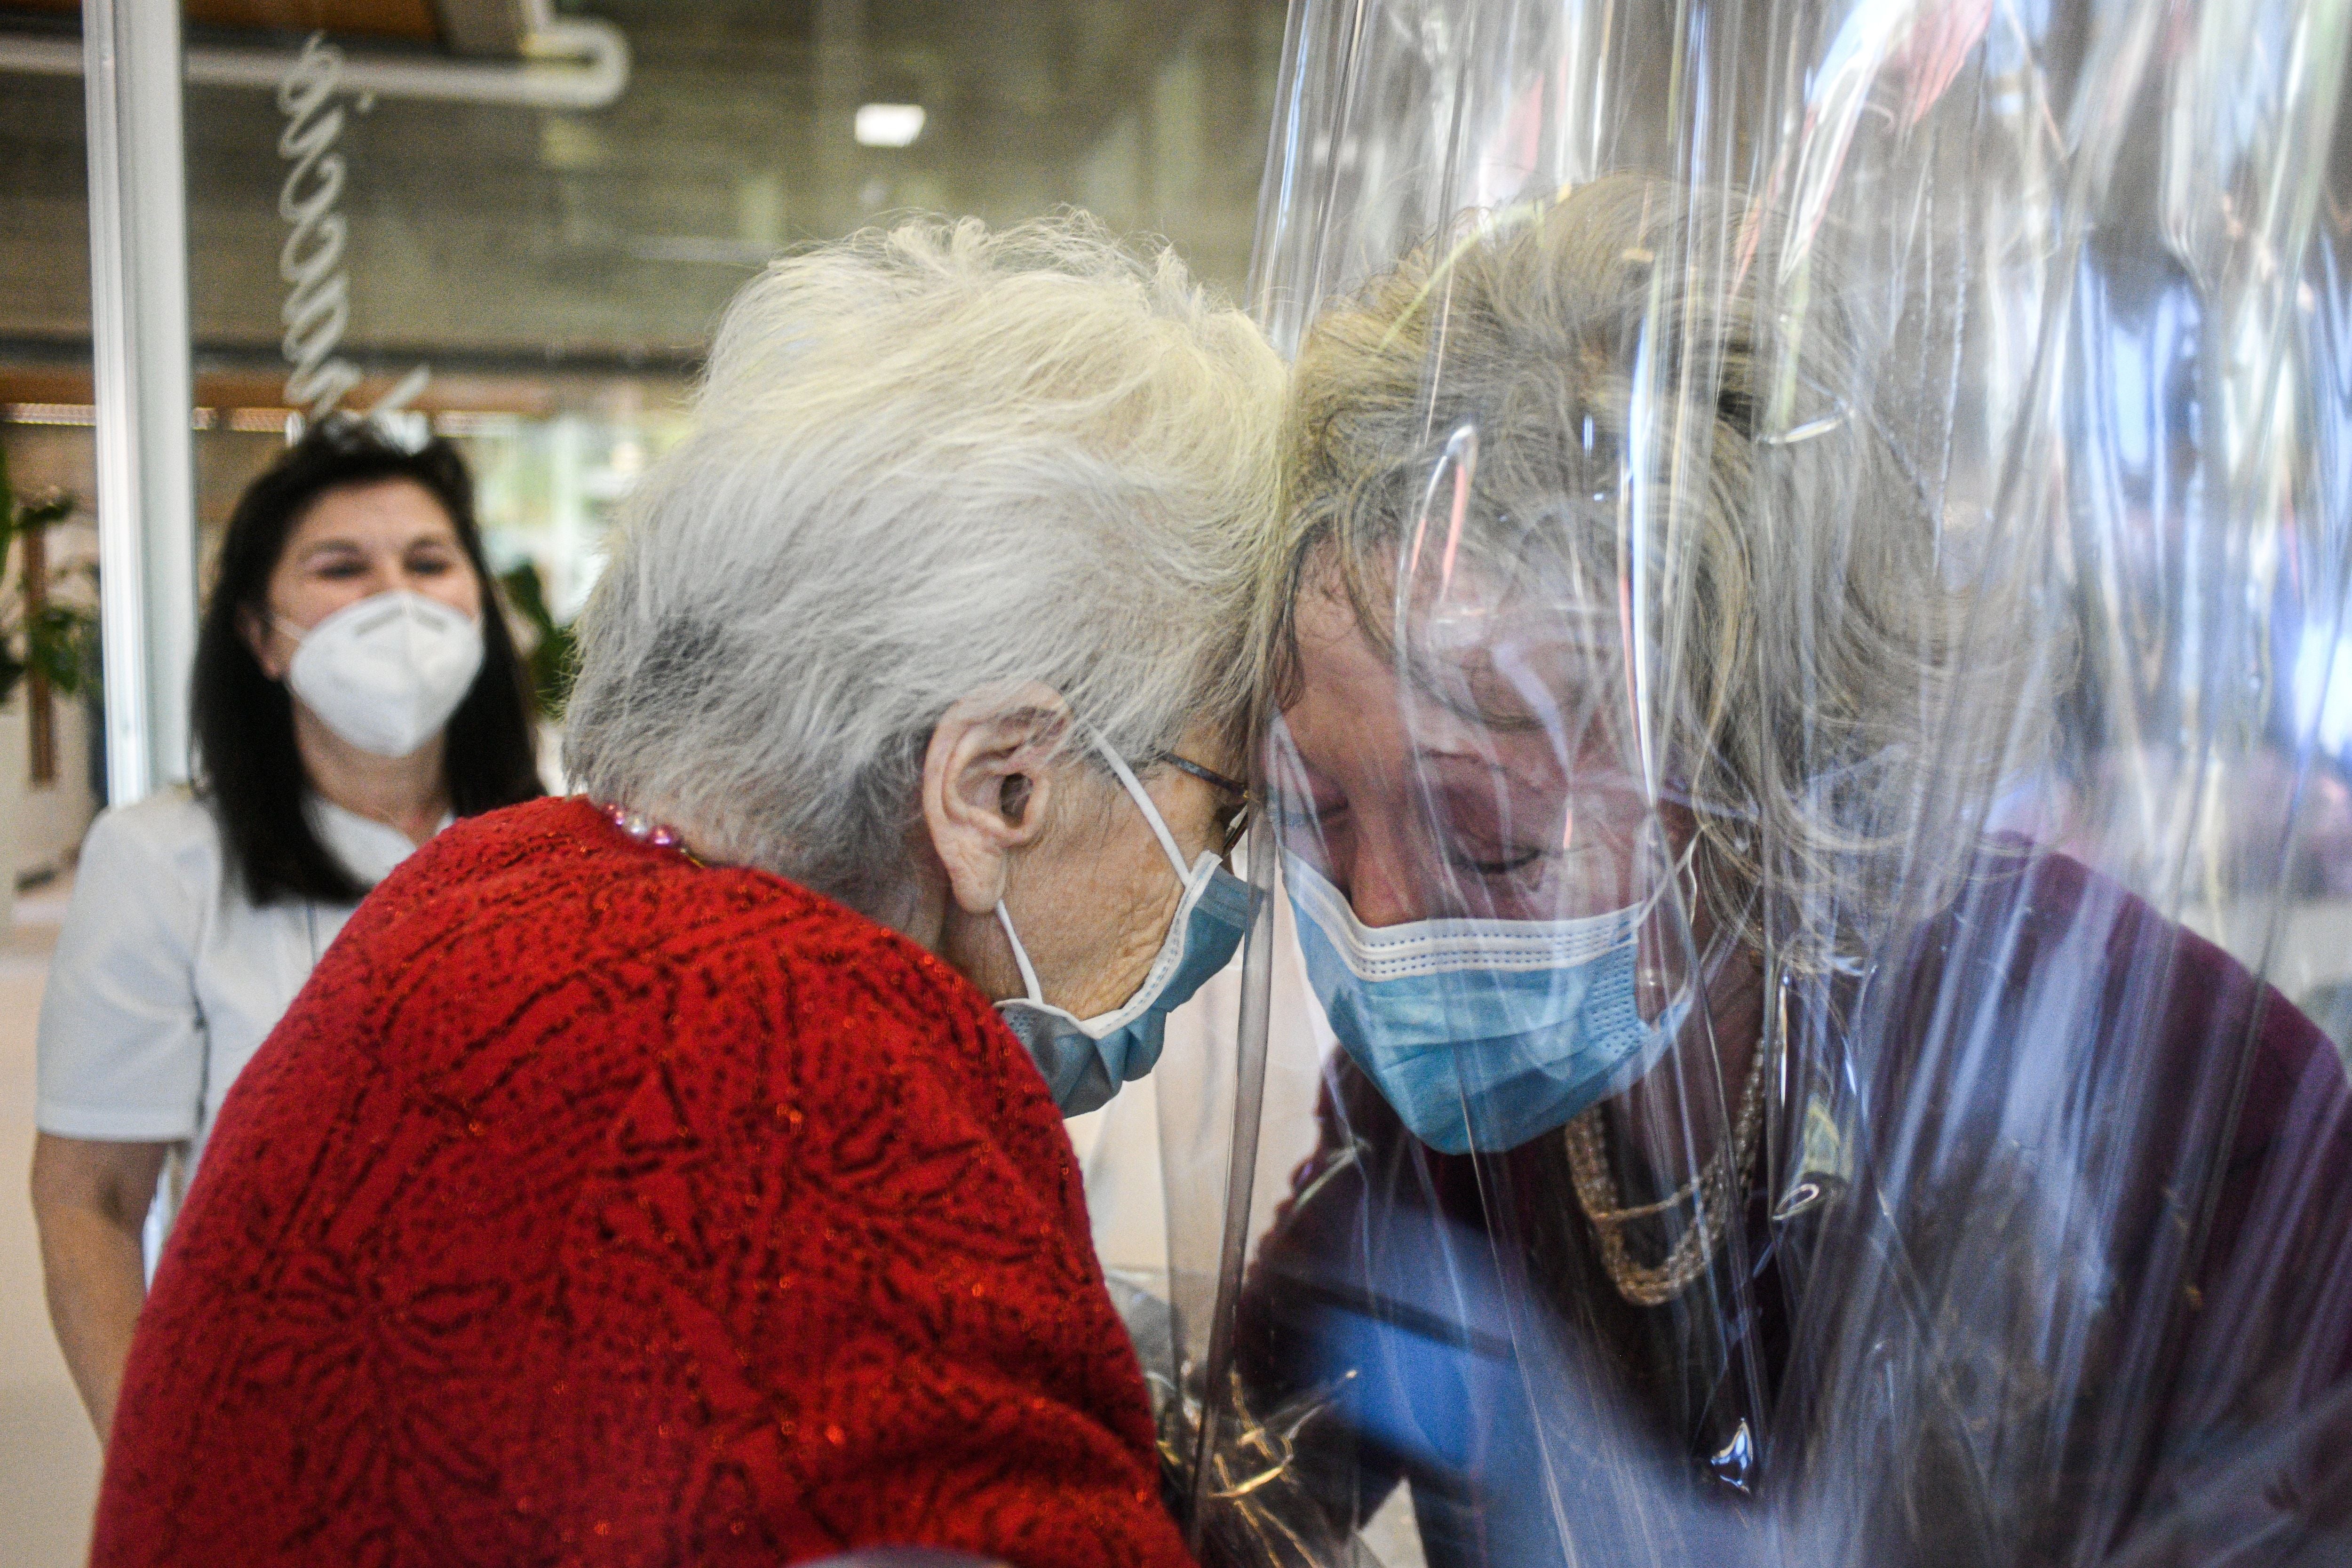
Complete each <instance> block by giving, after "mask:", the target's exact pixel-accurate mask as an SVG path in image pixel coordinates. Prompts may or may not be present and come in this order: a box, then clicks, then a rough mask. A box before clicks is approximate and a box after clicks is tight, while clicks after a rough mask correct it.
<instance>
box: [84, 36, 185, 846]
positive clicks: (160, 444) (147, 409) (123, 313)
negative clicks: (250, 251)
mask: <svg viewBox="0 0 2352 1568" xmlns="http://www.w3.org/2000/svg"><path fill="white" fill-rule="evenodd" d="M82 57H83V69H82V82H83V87H84V91H85V95H86V101H87V104H88V108H89V322H90V345H91V349H92V351H93V357H94V359H95V361H96V363H95V366H94V370H95V374H96V382H97V393H96V402H97V405H98V533H99V571H100V595H101V598H100V647H101V650H102V652H103V655H104V658H105V668H106V793H107V799H108V801H109V802H110V804H112V805H126V804H128V803H130V802H131V801H134V800H138V799H140V798H141V797H142V796H143V795H148V794H150V793H152V791H154V790H155V789H157V788H159V787H160V786H162V785H163V784H167V783H169V782H171V781H173V780H175V779H180V778H184V777H186V776H187V765H188V701H187V689H188V672H189V666H190V662H191V660H192V659H193V658H194V653H195V629H196V572H195V553H196V529H195V464H194V450H193V448H192V447H191V444H190V441H189V437H188V427H189V421H190V416H191V414H192V412H193V409H194V397H193V395H192V388H191V385H190V374H189V365H188V207H187V190H186V184H185V179H186V170H185V167H184V162H183V156H182V152H181V121H180V112H181V111H180V71H181V61H180V6H179V0H84V3H83V5H82Z"/></svg>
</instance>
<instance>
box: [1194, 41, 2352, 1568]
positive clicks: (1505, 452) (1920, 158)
mask: <svg viewBox="0 0 2352 1568" xmlns="http://www.w3.org/2000/svg"><path fill="white" fill-rule="evenodd" d="M1291 26H1292V38H1291V43H1290V47H1289V53H1288V60H1287V64H1286V81H1285V87H1284V94H1283V98H1282V101H1281V104H1280V107H1279V110H1278V113H1277V120H1276V144H1275V147H1274V149H1273V154H1272V160H1271V164H1270V167H1269V171H1268V175H1267V181H1266V186H1265V203H1264V208H1263V211H1262V215H1261V224H1260V236H1259V255H1258V279H1259V291H1258V301H1259V307H1260V310H1261V312H1262V314H1263V317H1264V319H1265V321H1267V323H1268V325H1269V327H1270V328H1271V329H1272V330H1273V331H1275V333H1276V336H1277V339H1278V340H1279V341H1280V342H1282V343H1283V344H1284V346H1285V347H1286V348H1287V349H1288V350H1290V351H1292V352H1293V353H1295V355H1296V359H1297V393H1296V396H1295V404H1294V411H1293V427H1292V431H1291V437H1290V447H1289V460H1290V464H1291V469H1290V479H1289V485H1290V493H1289V497H1288V503H1287V504H1288V514H1287V518H1288V520H1287V522H1286V529H1287V531H1288V532H1287V537H1286V541H1285V543H1284V548H1283V550H1282V552H1281V553H1280V555H1279V557H1278V559H1277V560H1276V562H1275V563H1273V564H1274V566H1275V567H1276V571H1277V574H1278V576H1277V583H1278V587H1277V591H1276V592H1274V593H1272V594H1271V595H1270V597H1269V604H1268V605H1267V610H1266V614H1265V615H1264V616H1262V617H1261V624H1260V626H1259V632H1260V638H1259V641H1260V646H1261V647H1262V650H1263V651H1264V653H1265V658H1266V673H1267V678H1268V683H1269V684H1268V689H1269V691H1270V694H1271V700H1270V702H1269V712H1268V717H1267V721H1266V727H1265V741H1264V748H1263V758H1262V768H1261V772H1262V774H1263V777H1264V781H1265V786H1266V788H1267V790H1268V792H1269V795H1270V799H1271V804H1272V806H1273V817H1272V820H1273V825H1274V831H1272V832H1268V833H1258V834H1255V835H1254V836H1253V837H1254V839H1255V842H1254V844H1253V846H1252V856H1251V868H1252V876H1253V880H1254V882H1255V884H1256V885H1257V886H1258V887H1259V888H1260V889H1262V890H1263V891H1264V892H1265V902H1264V906H1263V910H1262V913H1261V919H1260V921H1259V922H1258V924H1257V926H1256V927H1255V930H1254V931H1253V935H1252V940H1251V942H1250V945H1249V949H1248V956H1247V961H1246V963H1245V965H1244V975H1243V980H1242V987H1241V990H1242V994H1241V1001H1240V1020H1241V1022H1240V1039H1239V1043H1238V1048H1237V1050H1235V1051H1234V1053H1233V1054H1232V1056H1231V1058H1229V1059H1227V1060H1221V1061H1220V1062H1218V1063H1217V1064H1216V1066H1215V1068H1214V1069H1213V1070H1207V1069H1204V1070H1202V1072H1199V1073H1196V1074H1194V1075H1193V1079H1186V1080H1180V1079H1167V1080H1166V1081H1163V1082H1161V1083H1160V1085H1159V1091H1160V1117H1161V1132H1162V1145H1163V1149H1164V1150H1165V1151H1167V1152H1169V1154H1170V1156H1171V1158H1170V1163H1169V1167H1168V1171H1169V1174H1168V1180H1169V1184H1170V1198H1169V1207H1170V1215H1171V1226H1170V1232H1169V1240H1170V1247H1171V1278H1173V1279H1181V1280H1186V1281H1190V1284H1189V1286H1188V1288H1187V1289H1185V1290H1181V1291H1179V1292H1177V1294H1178V1295H1179V1297H1180V1298H1181V1300H1180V1301H1179V1303H1178V1307H1177V1310H1175V1311H1174V1313H1173V1314H1172V1317H1171V1320H1170V1321H1171V1325H1172V1332H1171V1334H1170V1335H1168V1336H1167V1337H1166V1348H1165V1349H1164V1350H1163V1351H1161V1352H1160V1355H1159V1357H1158V1359H1159V1361H1160V1389H1161V1393H1162V1394H1163V1431H1164V1433H1165V1436H1166V1438H1167V1446H1168V1452H1169V1455H1170V1458H1171V1476H1172V1481H1171V1485H1172V1487H1173V1489H1174V1491H1175V1492H1176V1494H1177V1495H1178V1499H1179V1501H1180V1503H1181V1507H1182V1508H1183V1509H1184V1510H1185V1511H1186V1514H1187V1517H1188V1519H1189V1521H1190V1522H1191V1525H1192V1529H1193V1531H1194V1535H1195V1540H1196V1542H1197V1544H1198V1546H1199V1549H1200V1551H1201V1552H1202V1555H1203V1558H1204V1560H1205V1561H1208V1562H1210V1563H1350V1562H1373V1561H1393V1560H1398V1559H1402V1560H1404V1561H1411V1560H1412V1559H1413V1557H1414V1556H1415V1555H1416V1554H1418V1556H1419V1558H1420V1559H1421V1560H1423V1561H1425V1562H1427V1563H1432V1564H1447V1565H1453V1564H1481V1565H1484V1564H1507V1565H1511V1568H1520V1565H1527V1564H1546V1563H1577V1564H1600V1563H1607V1564H1618V1563H1623V1564H1643V1565H1649V1564H1657V1565H1666V1564H1683V1563H1708V1564H1766V1563H1769V1564H1780V1563H1790V1564H1795V1563H1805V1564H1856V1565H1861V1564H1869V1565H1872V1568H1889V1565H1903V1564H1911V1563H1921V1564H1925V1563H1935V1564H1939V1565H1959V1564H2070V1565H2071V1564H2090V1563H2136V1564H2137V1563H2147V1564H2155V1563H2182V1564H2187V1563H2223V1562H2227V1563H2233V1564H2234V1563H2343V1562H2347V1561H2352V1107H2347V1090H2346V1079H2345V1070H2344V1066H2343V1062H2342V1059H2341V1057H2340V1054H2339V1047H2338V1043H2337V1042H2332V1041H2331V1040H2330V1038H2329V1037H2328V1035H2327V1034H2326V1026H2328V1025H2329V1024H2330V1023H2331V1022H2333V1023H2334V1025H2335V1026H2336V1029H2337V1030H2338V1037H2337V1040H2338V1041H2340V1040H2341V1039H2342V1038H2343V1030H2344V1025H2343V1023H2342V1022H2341V1019H2342V1018H2343V1016H2344V1015H2343V1014H2342V1013H2341V1012H2340V1011H2339V1009H2340V1008H2341V1007H2342V1006H2343V1002H2344V998H2345V996H2346V994H2347V991H2346V982H2347V977H2352V805H2347V766H2352V626H2347V573H2348V572H2352V444H2347V436H2352V424H2347V415H2352V401H2347V399H2352V353H2347V347H2352V343H2348V342H2347V326H2352V292H2347V279H2346V278H2345V276H2344V268H2345V266H2346V263H2347V260H2352V256H2347V223H2352V144H2347V131H2346V122H2347V105H2346V104H2345V103H2344V102H2343V92H2342V89H2343V81H2344V77H2345V74H2346V62H2347V45H2352V29H2348V28H2347V5H2345V4H2342V3H2340V0H2329V3H2304V4H2295V3H2286V0H2281V3H2270V0H2247V3H2243V4H2237V5H2219V4H2201V3H2200V0H2179V3H2176V4H2165V5H2159V4H2155V3H2153V0H2115V3H2108V4H2088V3H2082V0H2054V3H2052V4H2045V5H2009V4H2005V3H2004V4H1995V3H1994V0H1917V3H1915V4H1900V3H1888V0H1859V3H1854V4H1843V5H1841V4H1833V3H1832V4H1815V3H1806V0H1795V3H1782V4H1773V5H1764V4H1761V3H1748V4H1738V3H1729V4H1716V3H1713V0H1684V3H1682V4H1679V5H1676V4H1657V5H1624V4H1616V3H1611V0H1597V3H1593V4H1584V3H1580V0H1546V3H1540V4H1538V3H1536V0H1419V3H1414V0H1346V3H1336V0H1304V3H1303V4H1300V5H1295V6H1294V8H1293V13H1292V23H1291ZM1195 1080H1197V1081H1195ZM1208 1214H1213V1215H1216V1216H1218V1218H1217V1221H1216V1223H1214V1224H1210V1223H1205V1222H1203V1220H1202V1217H1201V1216H1202V1215H1208ZM1212 1233H1213V1234H1212ZM1408 1500H1409V1509H1410V1520H1409V1521H1406V1522H1405V1524H1404V1525H1403V1527H1402V1529H1400V1528H1399V1527H1398V1521H1399V1519H1400V1517H1401V1516H1402V1510H1404V1509H1405V1508H1406V1507H1407V1506H1408ZM1383 1554H1386V1555H1385V1556H1384V1555H1383Z"/></svg>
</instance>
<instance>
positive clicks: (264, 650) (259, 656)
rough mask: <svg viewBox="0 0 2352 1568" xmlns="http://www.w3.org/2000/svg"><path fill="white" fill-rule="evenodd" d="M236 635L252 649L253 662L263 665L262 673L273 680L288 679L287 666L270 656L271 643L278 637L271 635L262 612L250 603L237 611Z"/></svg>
mask: <svg viewBox="0 0 2352 1568" xmlns="http://www.w3.org/2000/svg"><path fill="white" fill-rule="evenodd" d="M236 635H237V636H239V637H243V638H244V639H245V646H246V647H247V648H249V649H251V650H252V652H253V662H254V663H256V664H257V665H259V666H261V673H262V674H264V675H266V676H268V677H269V679H272V680H283V679H286V668H285V666H284V665H282V664H280V663H279V662H278V660H277V659H275V658H272V657H271V656H270V644H271V643H273V642H275V641H276V640H277V639H276V638H275V637H272V636H271V635H270V627H269V626H268V623H266V622H265V621H263V620H262V618H261V615H260V612H258V611H257V610H256V609H254V608H253V606H252V605H247V606H246V607H245V608H243V609H241V610H239V611H237V613H236Z"/></svg>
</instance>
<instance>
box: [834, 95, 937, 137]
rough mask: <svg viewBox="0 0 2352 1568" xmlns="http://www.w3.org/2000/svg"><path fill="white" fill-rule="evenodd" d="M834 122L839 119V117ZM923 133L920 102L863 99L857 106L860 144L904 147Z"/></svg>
mask: <svg viewBox="0 0 2352 1568" xmlns="http://www.w3.org/2000/svg"><path fill="white" fill-rule="evenodd" d="M838 123H840V122H839V121H835V124H838ZM922 133H923V106H922V105H921V104H919V103H861V104H859V105H858V106H857V144H858V145H859V146H860V147H904V146H905V145H907V143H908V142H912V141H913V140H914V139H915V138H916V137H918V136H920V135H921V134H922Z"/></svg>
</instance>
